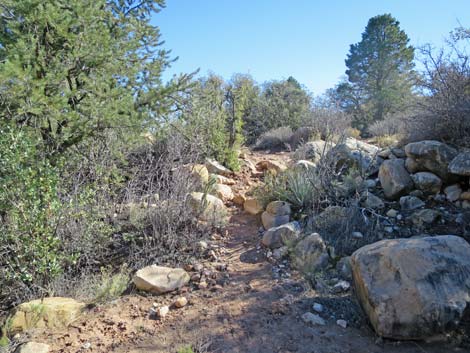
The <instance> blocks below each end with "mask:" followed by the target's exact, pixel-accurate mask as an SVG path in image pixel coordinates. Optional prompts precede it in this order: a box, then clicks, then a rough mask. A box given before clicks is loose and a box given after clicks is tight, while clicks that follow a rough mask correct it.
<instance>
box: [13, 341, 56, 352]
mask: <svg viewBox="0 0 470 353" xmlns="http://www.w3.org/2000/svg"><path fill="white" fill-rule="evenodd" d="M50 349H51V347H49V345H47V344H45V343H38V342H27V343H23V344H22V345H21V346H19V347H18V348H17V349H15V353H49V351H50Z"/></svg>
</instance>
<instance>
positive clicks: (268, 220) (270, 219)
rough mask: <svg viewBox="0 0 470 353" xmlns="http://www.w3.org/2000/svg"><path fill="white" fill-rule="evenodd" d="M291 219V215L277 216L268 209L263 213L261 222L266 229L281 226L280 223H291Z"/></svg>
mask: <svg viewBox="0 0 470 353" xmlns="http://www.w3.org/2000/svg"><path fill="white" fill-rule="evenodd" d="M289 220H290V216H289V215H285V216H276V215H273V214H271V213H269V212H266V211H265V212H263V213H262V214H261V223H262V224H263V227H264V229H271V228H274V227H279V226H280V225H283V224H286V223H289Z"/></svg>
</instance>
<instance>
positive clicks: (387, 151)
mask: <svg viewBox="0 0 470 353" xmlns="http://www.w3.org/2000/svg"><path fill="white" fill-rule="evenodd" d="M391 153H392V150H391V149H390V148H385V149H383V150H381V151H379V153H377V156H379V157H381V158H384V159H387V158H388V157H390V154H391Z"/></svg>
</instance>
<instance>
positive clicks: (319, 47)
mask: <svg viewBox="0 0 470 353" xmlns="http://www.w3.org/2000/svg"><path fill="white" fill-rule="evenodd" d="M166 5H167V6H166V8H165V9H163V10H162V12H160V13H159V14H157V15H155V17H154V18H153V23H154V24H156V25H158V26H159V27H160V29H161V33H162V38H163V40H164V41H165V47H166V48H167V49H171V50H172V55H173V56H178V57H179V60H178V61H177V62H176V63H175V64H174V65H173V67H172V68H171V70H169V71H167V72H166V73H165V78H166V79H168V78H170V77H171V75H172V74H176V73H180V72H192V71H194V70H196V69H198V68H199V69H200V70H201V72H200V74H201V75H205V74H207V73H208V72H209V71H211V72H214V73H216V74H219V75H222V76H223V77H225V78H230V76H231V75H232V74H233V73H236V72H241V73H249V74H251V75H252V76H253V77H254V79H255V80H257V81H258V82H263V81H266V80H271V79H283V78H287V77H289V76H294V77H295V78H296V79H297V80H298V81H299V82H300V83H302V84H303V85H305V86H306V87H307V88H308V89H309V90H310V91H312V92H313V93H315V94H320V93H322V92H323V91H324V90H325V89H327V88H330V87H332V86H334V85H335V83H336V82H337V81H338V80H339V79H340V78H341V76H342V75H344V71H345V66H344V59H345V58H346V54H347V52H348V50H349V45H350V44H352V43H356V42H358V41H360V39H361V33H362V32H363V31H364V28H365V26H366V24H367V21H368V19H369V18H370V17H373V16H375V15H378V14H383V13H391V14H392V15H393V16H394V17H395V18H397V19H398V20H399V21H400V24H401V27H402V29H404V30H405V32H406V33H407V34H408V36H409V37H410V39H411V44H413V45H417V46H418V45H422V44H425V43H431V44H434V45H437V46H440V45H442V43H443V39H444V37H445V36H446V35H447V34H448V33H449V31H450V30H452V29H453V28H455V27H457V26H458V25H459V22H460V23H461V24H462V25H463V26H466V27H470V16H469V14H470V0H375V1H374V0H328V1H324V0H321V1H320V0H284V1H280V0H235V1H229V0H167V4H166Z"/></svg>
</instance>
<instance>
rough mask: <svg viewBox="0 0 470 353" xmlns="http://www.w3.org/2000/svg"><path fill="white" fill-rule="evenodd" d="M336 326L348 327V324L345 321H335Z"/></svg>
mask: <svg viewBox="0 0 470 353" xmlns="http://www.w3.org/2000/svg"><path fill="white" fill-rule="evenodd" d="M336 325H338V326H339V327H342V328H346V327H348V322H347V321H346V320H336Z"/></svg>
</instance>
